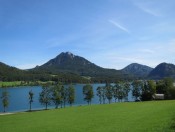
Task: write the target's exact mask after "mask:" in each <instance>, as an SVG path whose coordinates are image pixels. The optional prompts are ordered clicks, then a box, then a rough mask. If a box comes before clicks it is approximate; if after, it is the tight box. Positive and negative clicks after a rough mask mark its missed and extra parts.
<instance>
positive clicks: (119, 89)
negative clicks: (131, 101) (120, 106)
mask: <svg viewBox="0 0 175 132" xmlns="http://www.w3.org/2000/svg"><path fill="white" fill-rule="evenodd" d="M129 91H130V84H129V83H128V82H117V83H116V85H115V86H114V87H113V96H114V98H115V102H116V100H117V99H118V101H119V102H120V101H122V100H123V99H125V100H127V101H128V93H129Z"/></svg>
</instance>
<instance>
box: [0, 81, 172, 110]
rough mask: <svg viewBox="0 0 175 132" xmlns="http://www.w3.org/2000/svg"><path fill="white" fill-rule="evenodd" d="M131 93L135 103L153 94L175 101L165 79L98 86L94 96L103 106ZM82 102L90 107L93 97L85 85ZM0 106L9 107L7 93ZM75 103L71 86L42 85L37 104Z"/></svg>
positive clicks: (120, 100)
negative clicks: (85, 102)
mask: <svg viewBox="0 0 175 132" xmlns="http://www.w3.org/2000/svg"><path fill="white" fill-rule="evenodd" d="M130 91H131V92H132V95H133V97H134V98H135V101H139V100H141V101H148V100H152V99H153V95H154V94H155V93H158V94H164V95H165V99H175V87H174V85H173V80H172V79H169V78H166V79H164V80H160V81H157V82H155V81H152V80H149V81H139V80H135V81H133V82H127V81H125V82H123V81H120V82H117V83H116V84H113V85H111V84H106V85H105V86H99V87H98V88H97V89H96V95H97V96H98V97H99V103H100V104H105V102H106V100H108V103H111V101H112V99H114V100H115V102H116V101H117V100H118V102H122V101H124V100H125V101H128V94H129V92H130ZM82 92H83V95H84V100H85V101H87V103H88V104H89V105H90V104H91V101H92V99H93V97H94V91H93V87H92V85H90V84H87V85H85V86H84V87H83V91H82ZM28 95H29V110H30V111H31V110H32V103H33V98H34V93H33V91H32V90H31V91H29V93H28ZM1 99H2V104H3V107H4V112H5V111H6V108H7V107H8V105H9V93H8V92H7V91H4V92H2V96H1ZM74 101H75V88H74V86H73V85H69V86H68V87H67V88H66V87H64V86H63V85H59V84H56V85H48V84H46V85H44V86H42V91H41V92H40V93H39V102H40V103H41V104H42V105H44V106H45V109H47V107H48V105H50V104H51V103H54V104H55V108H58V107H59V105H60V106H61V108H62V107H65V105H66V103H68V104H70V106H72V104H73V103H74Z"/></svg>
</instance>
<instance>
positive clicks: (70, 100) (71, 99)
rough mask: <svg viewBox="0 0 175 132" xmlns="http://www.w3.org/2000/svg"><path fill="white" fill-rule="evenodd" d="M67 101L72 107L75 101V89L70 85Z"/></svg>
mask: <svg viewBox="0 0 175 132" xmlns="http://www.w3.org/2000/svg"><path fill="white" fill-rule="evenodd" d="M67 101H68V103H69V104H70V106H72V104H73V103H74V101H75V88H74V86H73V85H70V86H69V87H68V89H67Z"/></svg>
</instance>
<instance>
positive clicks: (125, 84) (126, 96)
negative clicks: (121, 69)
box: [124, 81, 131, 101]
mask: <svg viewBox="0 0 175 132" xmlns="http://www.w3.org/2000/svg"><path fill="white" fill-rule="evenodd" d="M130 87H131V84H130V83H129V82H127V81H126V82H124V93H125V94H124V95H125V96H124V98H125V101H128V94H129V91H130Z"/></svg>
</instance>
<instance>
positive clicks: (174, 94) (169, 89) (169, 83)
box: [163, 78, 175, 99]
mask: <svg viewBox="0 0 175 132" xmlns="http://www.w3.org/2000/svg"><path fill="white" fill-rule="evenodd" d="M163 82H164V87H165V89H166V92H165V98H166V99H175V86H174V84H173V83H174V82H173V79H172V78H165V79H164V80H163Z"/></svg>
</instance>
